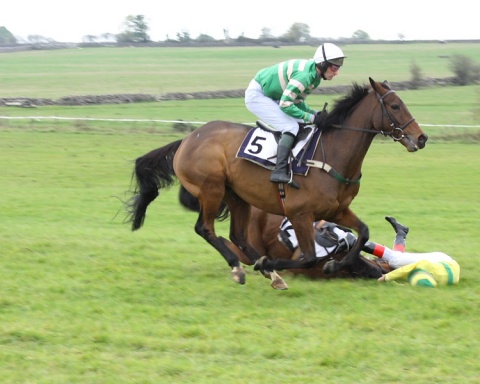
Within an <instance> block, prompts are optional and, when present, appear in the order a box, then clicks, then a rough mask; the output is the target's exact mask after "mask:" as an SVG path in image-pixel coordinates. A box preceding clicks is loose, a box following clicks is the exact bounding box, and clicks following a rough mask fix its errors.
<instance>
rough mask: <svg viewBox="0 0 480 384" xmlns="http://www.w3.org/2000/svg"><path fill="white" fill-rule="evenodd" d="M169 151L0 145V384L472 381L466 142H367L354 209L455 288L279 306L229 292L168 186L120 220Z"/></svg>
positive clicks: (348, 286) (32, 142) (117, 145)
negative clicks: (435, 261) (141, 218)
mask: <svg viewBox="0 0 480 384" xmlns="http://www.w3.org/2000/svg"><path fill="white" fill-rule="evenodd" d="M175 138H176V137H175V136H169V135H166V136H160V135H155V136H151V135H149V134H141V133H137V134H132V135H126V134H99V133H94V134H92V133H81V134H78V133H61V132H60V133H58V132H57V133H52V132H50V133H48V132H20V131H11V132H0V167H1V168H0V183H1V185H2V195H1V196H2V198H1V199H0V209H1V211H2V220H1V222H0V233H1V244H2V249H1V255H2V263H1V264H0V268H1V275H2V281H1V291H2V297H1V300H0V324H1V325H0V329H1V333H0V344H1V346H2V348H0V359H1V361H2V362H3V364H2V365H1V367H0V374H1V377H2V382H3V383H32V382H34V383H117V384H118V383H133V382H138V383H168V382H175V383H187V382H188V383H239V382H249V383H264V382H266V381H270V379H271V377H270V376H273V377H275V381H277V382H282V383H289V382H295V383H307V382H308V383H311V382H323V383H354V382H355V383H377V382H379V381H381V382H386V383H404V382H412V383H431V382H438V383H444V382H449V383H475V382H478V380H479V379H480V370H479V368H478V356H479V355H480V344H479V342H478V337H477V335H478V332H479V325H478V318H479V317H480V309H479V305H478V303H479V300H480V290H479V288H478V280H479V279H480V272H479V270H478V268H477V260H478V257H479V256H480V255H479V254H478V249H479V247H480V242H479V240H478V227H479V225H480V221H479V217H480V216H479V214H480V203H479V200H478V197H477V195H478V185H479V183H480V174H479V173H478V168H479V166H480V159H479V157H478V145H476V144H459V143H440V144H433V145H427V147H426V148H425V149H424V150H423V151H421V152H419V153H415V154H410V153H407V152H406V151H405V150H404V148H403V147H402V146H400V145H395V144H394V143H391V142H384V141H376V142H374V145H373V146H372V148H371V150H370V152H369V154H368V155H367V159H366V164H365V167H364V179H363V180H364V181H363V185H362V190H361V192H360V195H359V197H358V198H357V200H356V201H355V202H354V204H353V207H354V209H355V210H356V211H357V213H358V214H360V216H361V217H362V218H363V219H364V220H365V221H366V222H367V223H368V224H369V225H370V229H371V235H372V238H373V239H375V240H376V241H380V242H384V243H385V244H387V245H388V244H391V242H392V239H393V237H392V231H391V229H390V228H389V225H388V223H386V222H385V221H384V219H383V216H385V215H386V214H390V215H395V216H397V218H398V219H399V220H401V221H402V222H405V223H407V224H408V225H409V226H410V228H411V231H410V235H409V239H408V248H409V249H410V250H412V251H430V250H434V249H438V250H442V251H444V252H447V253H449V254H451V255H453V256H454V257H455V258H456V259H457V260H458V261H459V263H460V265H461V266H462V279H461V282H460V284H459V285H458V286H455V287H448V288H439V289H435V290H427V289H414V288H412V287H409V286H402V285H394V284H391V285H379V284H378V283H377V282H376V281H329V282H318V281H317V282H314V281H309V280H307V279H304V278H300V277H296V278H294V277H289V276H288V275H287V277H286V279H287V282H288V283H289V285H290V289H289V290H288V291H285V292H278V291H274V290H272V289H271V288H270V286H269V284H268V280H266V279H264V278H263V277H261V276H260V275H258V273H256V272H253V271H252V269H251V267H249V268H248V271H247V284H246V285H245V286H239V285H236V284H235V283H234V282H233V281H232V280H231V279H230V276H229V275H230V273H229V268H228V266H227V265H226V263H225V262H224V260H223V259H222V258H221V256H220V255H218V254H216V252H215V251H214V250H213V249H212V248H211V247H210V246H208V245H207V244H206V243H205V242H204V241H203V240H202V239H201V238H199V237H198V236H196V235H195V233H194V231H193V224H194V222H195V220H196V215H194V214H192V213H190V212H185V211H184V210H183V209H182V208H180V207H179V205H178V203H177V196H176V191H175V190H171V191H168V192H167V193H165V194H162V195H161V196H160V197H159V198H158V199H157V201H155V202H154V203H153V204H152V206H151V207H150V209H149V212H148V215H147V221H146V224H145V227H144V228H142V229H141V230H140V231H139V232H135V233H131V232H130V231H129V228H128V226H127V225H126V224H123V223H122V221H123V219H124V217H125V215H124V213H123V211H122V204H121V202H120V199H125V198H126V197H127V195H125V194H124V192H125V191H126V190H127V189H128V188H129V181H130V175H131V170H132V165H133V164H132V160H133V159H134V158H135V157H137V156H139V155H141V154H143V153H144V152H146V151H148V150H150V149H151V148H153V147H156V146H160V145H162V144H165V143H167V142H170V141H172V140H174V139H175ZM219 232H220V233H221V234H224V235H226V228H225V226H224V224H222V225H220V228H219ZM380 378H381V379H380Z"/></svg>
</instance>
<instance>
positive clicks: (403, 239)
mask: <svg viewBox="0 0 480 384" xmlns="http://www.w3.org/2000/svg"><path fill="white" fill-rule="evenodd" d="M385 220H387V221H388V222H389V223H390V224H391V225H392V227H393V229H394V230H395V234H396V235H395V240H394V241H393V249H394V250H395V251H401V252H403V251H405V245H406V244H407V234H408V229H409V228H408V227H406V226H404V225H402V224H400V223H399V222H397V220H395V218H394V217H391V216H385Z"/></svg>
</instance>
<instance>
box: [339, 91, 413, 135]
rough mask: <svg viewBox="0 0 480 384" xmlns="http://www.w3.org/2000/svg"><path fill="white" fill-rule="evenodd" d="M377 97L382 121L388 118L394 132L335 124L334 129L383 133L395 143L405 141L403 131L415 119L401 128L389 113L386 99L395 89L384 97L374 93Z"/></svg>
mask: <svg viewBox="0 0 480 384" xmlns="http://www.w3.org/2000/svg"><path fill="white" fill-rule="evenodd" d="M374 92H375V95H376V96H377V100H378V101H379V103H380V105H381V107H382V120H383V116H387V119H388V122H389V125H390V127H391V128H392V130H391V131H390V132H386V131H383V130H381V131H377V130H374V129H363V128H354V127H347V126H345V125H337V124H333V125H332V127H334V128H339V129H348V130H351V131H361V132H370V133H374V134H376V135H377V134H379V133H381V134H382V135H383V136H385V137H387V136H390V137H391V138H392V140H393V141H400V140H402V139H404V138H405V137H406V136H405V135H404V134H403V130H404V129H405V128H407V127H408V126H409V125H410V124H411V123H412V122H414V121H415V118H414V117H412V118H411V119H410V120H408V121H407V122H406V123H405V124H403V125H402V126H399V124H398V122H395V120H394V119H393V118H392V116H391V115H390V114H389V113H388V111H387V108H386V107H385V103H384V99H385V98H386V97H387V96H388V95H390V94H391V93H395V91H394V90H393V89H391V90H389V91H388V92H386V93H384V94H383V95H380V94H379V93H378V92H376V91H374Z"/></svg>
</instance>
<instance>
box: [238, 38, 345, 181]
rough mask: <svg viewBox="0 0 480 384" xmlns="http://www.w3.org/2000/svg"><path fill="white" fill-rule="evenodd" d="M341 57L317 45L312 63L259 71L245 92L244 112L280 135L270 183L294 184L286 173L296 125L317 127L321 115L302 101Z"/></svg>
mask: <svg viewBox="0 0 480 384" xmlns="http://www.w3.org/2000/svg"><path fill="white" fill-rule="evenodd" d="M344 58H345V55H344V54H343V52H342V50H341V49H340V48H339V47H337V46H336V45H335V44H332V43H324V44H322V45H320V46H319V47H318V48H317V50H316V52H315V55H314V56H313V58H312V59H309V60H305V59H292V60H288V61H284V62H281V63H279V64H276V65H273V66H271V67H267V68H264V69H261V70H260V71H259V72H258V73H257V74H256V75H255V77H254V79H253V80H252V81H251V82H250V84H249V85H248V88H247V89H246V91H245V105H246V107H247V109H248V110H249V111H250V112H252V113H253V114H254V115H256V116H257V117H258V118H259V119H260V120H262V121H264V122H265V123H267V124H269V125H271V126H273V127H274V128H276V129H278V130H279V131H280V132H282V136H281V138H280V140H279V142H278V149H277V163H276V166H275V169H274V170H273V173H272V175H271V176H270V181H271V182H273V183H289V184H290V185H291V186H293V187H295V188H299V186H298V184H297V183H295V182H294V181H293V179H292V177H293V175H289V172H288V169H287V168H288V158H289V156H290V151H291V149H292V146H293V142H294V140H295V137H296V136H297V133H298V130H299V126H298V124H299V123H306V124H315V125H317V126H318V125H319V124H320V122H321V121H322V119H323V118H324V115H323V114H322V112H318V111H316V110H314V109H312V108H310V107H309V106H308V105H307V104H306V103H305V98H306V97H307V96H308V95H309V94H310V93H312V91H313V90H314V89H315V88H317V87H318V86H319V85H320V82H321V81H322V79H323V80H332V79H333V78H334V77H335V76H336V75H337V74H338V71H339V70H340V67H341V66H342V65H343V59H344Z"/></svg>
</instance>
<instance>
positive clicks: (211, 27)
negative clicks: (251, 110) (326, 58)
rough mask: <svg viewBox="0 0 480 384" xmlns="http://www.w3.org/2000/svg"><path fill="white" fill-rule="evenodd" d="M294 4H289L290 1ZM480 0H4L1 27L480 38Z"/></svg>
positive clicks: (80, 32) (63, 34) (65, 34)
mask: <svg viewBox="0 0 480 384" xmlns="http://www.w3.org/2000/svg"><path fill="white" fill-rule="evenodd" d="M289 4H291V5H289ZM474 4H475V1H472V0H456V1H454V2H449V3H443V4H442V3H441V2H433V1H422V0H397V1H387V0H363V1H359V0H355V1H353V0H343V1H333V0H327V1H321V0H315V1H312V0H300V1H295V2H290V3H289V2H288V1H287V0H239V1H232V0H173V1H172V0H133V1H125V0H95V1H93V0H81V1H75V0H63V1H61V0H22V1H6V2H5V4H3V5H2V7H1V8H2V10H1V12H0V27H1V26H3V27H6V28H7V29H8V30H9V31H10V32H11V33H12V34H13V35H14V36H16V37H21V38H23V39H26V38H27V37H28V36H29V35H41V36H43V37H47V38H52V39H54V40H55V41H58V42H81V41H82V38H83V37H84V36H86V35H94V36H101V35H102V34H104V33H111V34H117V33H120V32H122V31H123V30H124V25H123V22H124V21H125V18H126V17H127V16H128V15H144V16H145V20H146V22H147V24H148V25H149V27H150V29H149V30H148V34H149V36H150V38H151V40H153V41H164V40H166V39H167V36H168V37H169V38H171V39H176V36H177V33H184V32H188V33H189V35H190V37H191V38H193V39H195V38H196V37H198V36H199V35H200V34H206V35H209V36H211V37H213V38H214V39H216V40H220V39H223V38H224V37H225V34H224V30H227V31H228V35H229V36H230V37H231V38H237V37H239V36H245V37H248V38H252V39H257V38H258V37H259V36H260V35H261V33H262V29H263V28H268V29H270V33H271V34H272V35H273V36H281V35H283V34H285V33H286V32H287V31H288V30H289V28H290V27H291V26H292V24H294V23H304V24H307V25H308V26H309V28H310V36H312V37H318V38H322V37H323V38H332V39H337V38H341V37H351V36H352V35H353V33H354V32H355V31H357V30H362V31H364V32H366V33H368V35H369V36H370V38H371V39H374V40H398V39H399V35H400V34H401V35H403V36H404V38H405V39H406V40H462V39H480V28H479V27H478V24H479V16H478V11H477V10H476V9H474Z"/></svg>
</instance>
